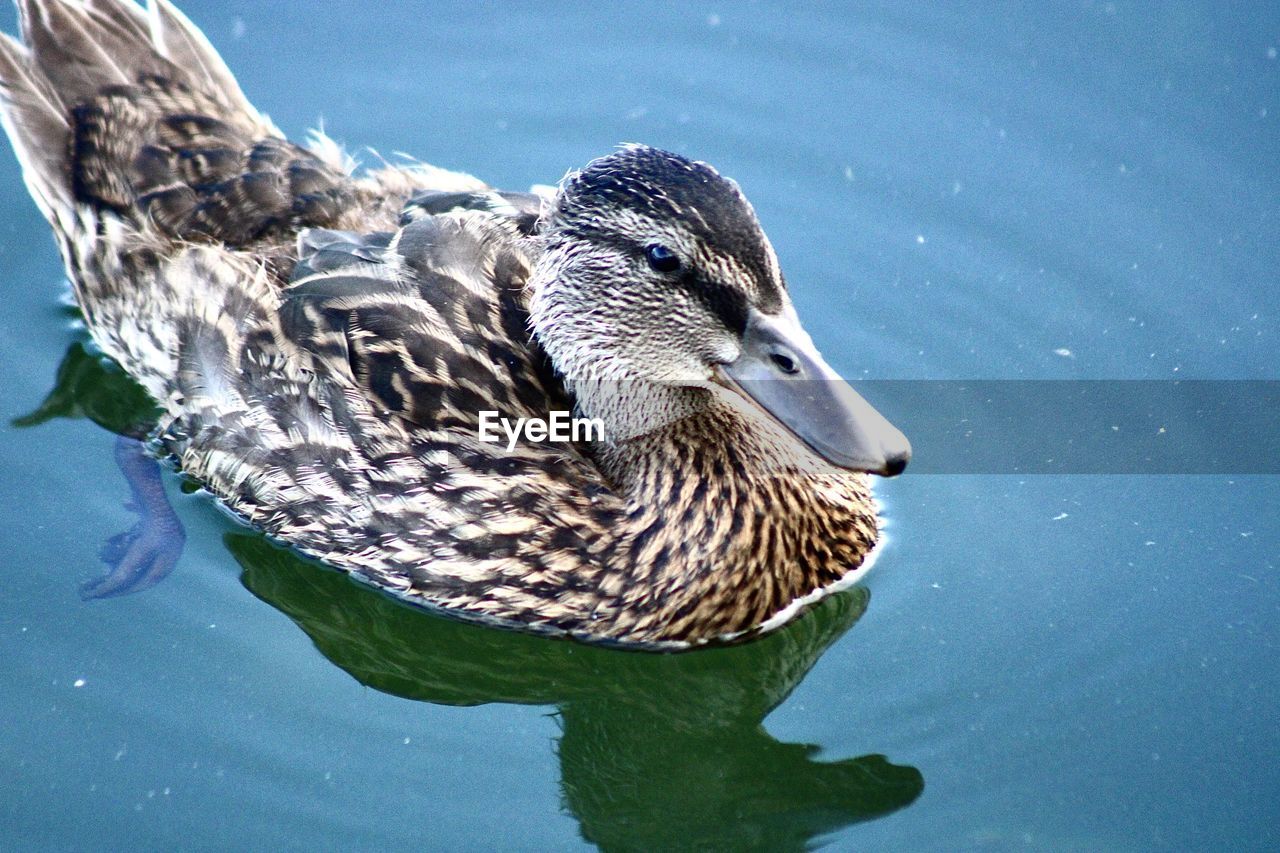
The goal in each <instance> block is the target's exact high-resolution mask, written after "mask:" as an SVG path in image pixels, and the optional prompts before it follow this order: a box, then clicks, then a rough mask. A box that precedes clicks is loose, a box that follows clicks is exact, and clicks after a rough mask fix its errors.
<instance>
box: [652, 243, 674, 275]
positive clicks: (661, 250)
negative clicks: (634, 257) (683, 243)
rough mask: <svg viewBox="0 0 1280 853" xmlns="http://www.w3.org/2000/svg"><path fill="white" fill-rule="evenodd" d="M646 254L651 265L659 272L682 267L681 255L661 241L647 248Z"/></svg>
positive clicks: (671, 270)
mask: <svg viewBox="0 0 1280 853" xmlns="http://www.w3.org/2000/svg"><path fill="white" fill-rule="evenodd" d="M644 256H645V258H647V259H648V261H649V266H651V267H653V268H654V269H655V270H657V271H658V272H675V271H676V270H678V269H680V256H679V255H677V254H676V253H675V252H673V251H671V250H670V249H668V248H667V247H666V246H663V245H662V244H660V243H654V244H653V245H652V246H650V247H649V248H647V249H645V250H644Z"/></svg>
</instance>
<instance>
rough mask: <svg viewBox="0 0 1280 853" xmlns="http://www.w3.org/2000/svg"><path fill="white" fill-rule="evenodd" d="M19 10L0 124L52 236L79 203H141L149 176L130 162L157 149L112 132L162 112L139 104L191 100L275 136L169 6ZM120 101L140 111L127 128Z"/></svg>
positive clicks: (55, 5) (102, 2)
mask: <svg viewBox="0 0 1280 853" xmlns="http://www.w3.org/2000/svg"><path fill="white" fill-rule="evenodd" d="M17 5H18V13H19V21H20V26H21V33H22V41H21V42H19V41H17V40H15V39H13V38H11V37H9V36H7V35H0V120H2V121H3V123H4V127H5V130H6V131H7V132H8V134H9V138H10V139H11V140H12V142H13V146H14V152H15V153H16V155H17V157H18V160H19V162H20V164H21V165H22V170H23V176H24V178H25V180H26V183H27V187H28V189H29V190H30V192H31V195H32V197H33V198H34V199H35V201H36V203H37V204H38V205H39V207H40V209H41V211H42V212H43V213H44V214H45V216H46V218H48V219H49V221H50V222H51V223H53V225H54V227H55V229H61V228H62V227H63V226H65V225H67V224H68V223H69V221H70V219H71V218H72V211H73V208H74V206H75V204H76V202H77V201H86V200H88V201H95V202H104V201H105V202H107V203H111V204H112V206H123V205H122V203H128V202H132V201H136V199H137V198H138V196H139V195H141V194H143V193H145V191H146V190H147V189H148V187H147V186H146V184H147V183H149V182H148V181H147V180H146V179H147V177H148V176H147V175H145V174H144V175H138V174H136V172H137V171H139V170H137V169H136V168H135V165H136V164H135V162H134V161H136V160H137V159H138V155H139V154H140V153H141V152H142V151H143V150H144V149H145V147H146V146H147V145H149V144H153V143H154V142H155V141H156V140H153V139H148V138H146V137H138V136H134V137H133V138H132V139H130V138H129V137H127V136H114V137H108V136H107V134H110V133H117V134H118V133H119V132H120V131H136V130H140V129H142V126H143V125H147V124H154V119H155V118H156V117H157V116H156V115H154V114H153V115H147V114H148V113H156V112H159V111H161V110H157V109H155V107H158V106H160V105H158V104H154V103H152V104H146V103H144V102H146V101H148V100H150V101H152V102H154V101H156V100H158V99H159V98H158V95H159V91H160V90H165V89H167V90H170V91H172V92H174V93H175V94H176V95H177V96H176V97H172V98H171V101H172V103H170V104H169V105H168V106H170V107H174V108H177V107H179V106H180V104H179V102H180V101H181V100H182V99H183V97H182V96H183V95H187V96H188V100H192V101H194V102H198V103H199V105H200V106H202V107H204V108H205V109H203V110H202V112H204V113H213V116H211V117H216V118H218V119H221V120H222V121H224V122H228V123H230V124H231V125H233V126H235V127H237V129H239V130H242V131H243V132H246V133H247V134H248V135H250V136H251V137H252V136H271V137H279V131H278V130H276V129H275V127H274V126H273V125H272V124H271V123H270V121H269V120H268V119H266V118H265V117H263V116H262V115H260V114H259V113H258V112H257V110H255V109H254V108H253V106H252V105H251V104H250V103H249V102H248V100H247V99H246V98H245V96H244V93H243V92H242V91H241V89H240V86H239V84H237V83H236V80H235V77H233V76H232V74H231V72H230V71H229V70H228V69H227V67H226V64H225V63H223V61H222V59H221V57H219V56H218V54H217V52H216V51H215V50H214V49H213V48H212V46H210V44H209V42H208V40H207V39H206V38H205V37H204V35H203V34H202V33H201V32H200V31H199V30H198V29H196V27H195V26H194V25H193V24H192V23H191V22H190V21H189V20H188V19H187V18H186V17H185V16H184V15H183V14H182V13H181V12H179V11H178V10H177V9H175V8H174V7H173V6H172V5H171V4H170V3H168V2H166V0H151V1H150V3H149V6H148V7H147V8H146V9H143V8H142V7H140V6H138V5H137V4H135V3H133V2H132V0H81V1H80V2H77V0H18V3H17ZM161 81H163V83H162V82H161ZM148 95H150V97H149V98H148V97H147V96H148ZM131 96H132V97H131ZM121 100H128V101H132V102H133V103H132V104H131V105H132V106H134V107H135V109H134V110H133V112H134V113H135V115H132V116H130V118H131V119H132V120H131V121H128V122H124V121H121V120H119V119H120V117H113V116H112V115H111V114H112V110H111V109H110V108H111V107H112V106H116V107H121V106H122V105H121V103H120V101H121ZM194 105H195V104H194V103H193V104H191V106H194ZM148 107H151V108H150V109H149V108H148ZM139 108H140V109H139ZM118 111H120V112H123V110H118ZM139 112H141V113H142V115H136V113H139ZM104 114H105V116H106V118H107V119H108V120H107V121H103V120H102V119H103V117H104ZM113 118H115V119H116V120H111V119H113ZM146 119H152V121H150V122H148V121H146ZM125 124H127V125H128V126H127V127H125V126H122V125H125ZM152 172H153V174H152V175H151V176H150V177H152V178H159V177H160V176H159V175H158V174H154V173H155V172H156V170H155V169H154V168H153V169H152ZM139 178H141V180H139ZM104 190H105V192H104ZM131 191H132V192H131ZM140 191H141V192H140ZM82 196H83V197H84V198H82Z"/></svg>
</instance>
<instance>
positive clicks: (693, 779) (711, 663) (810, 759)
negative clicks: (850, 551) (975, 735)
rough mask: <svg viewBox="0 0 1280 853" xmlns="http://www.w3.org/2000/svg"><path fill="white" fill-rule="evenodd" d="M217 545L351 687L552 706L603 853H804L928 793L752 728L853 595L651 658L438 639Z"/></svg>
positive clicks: (438, 628) (330, 586) (378, 604)
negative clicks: (756, 852) (745, 852)
mask: <svg viewBox="0 0 1280 853" xmlns="http://www.w3.org/2000/svg"><path fill="white" fill-rule="evenodd" d="M226 543H227V547H228V548H229V549H230V551H231V553H232V554H233V555H235V558H236V559H237V560H238V561H239V562H240V565H241V566H242V567H243V569H244V573H243V575H242V580H243V582H244V584H245V586H246V587H248V588H249V590H250V591H251V592H253V594H254V595H256V596H258V597H259V598H261V599H263V600H264V601H266V602H267V603H269V604H271V605H272V606H273V607H276V608H277V609H279V610H281V611H283V612H284V613H286V614H287V615H288V616H289V617H290V618H291V619H293V620H294V622H296V623H297V624H298V626H299V627H300V628H302V630H303V631H305V632H306V633H307V634H308V635H309V636H310V637H311V639H312V640H313V641H314V643H315V645H316V647H317V648H318V649H319V650H320V651H321V652H322V653H323V654H324V655H325V656H326V657H328V658H329V659H330V660H331V661H333V662H334V663H335V664H337V665H338V666H339V667H341V668H342V669H344V670H346V671H347V672H348V673H350V674H351V675H352V676H353V677H355V678H356V680H358V681H359V682H361V683H362V684H365V685H368V686H369V687H373V688H375V689H377V690H381V691H383V692H385V693H391V694H394V695H396V696H401V697H404V698H407V699H415V700H419V701H425V702H435V703H439V704H447V705H476V704H481V703H487V702H512V703H520V704H534V705H554V706H556V707H557V708H558V709H559V718H560V721H561V727H562V734H561V737H560V741H559V747H558V749H559V757H560V767H561V785H562V790H563V794H564V803H565V805H566V806H567V808H568V809H569V810H570V811H571V812H572V813H573V814H574V816H575V817H576V818H577V819H578V821H579V822H580V824H581V827H582V834H583V836H584V837H585V838H587V839H588V840H589V841H592V842H594V843H595V844H598V845H599V846H601V847H602V848H604V849H608V850H627V849H637V850H653V849H671V848H679V849H689V848H694V849H708V848H710V849H733V850H742V849H761V850H801V849H808V848H809V847H811V846H812V844H813V841H814V839H815V838H817V837H818V836H821V835H824V834H826V833H830V832H833V831H835V830H837V829H839V828H841V827H844V826H847V825H849V824H852V823H856V822H858V821H862V820H868V819H870V818H875V817H879V816H881V815H885V814H888V813H890V812H892V811H895V810H897V809H900V808H902V807H904V806H906V805H908V804H910V803H911V802H912V801H913V800H914V799H915V798H916V797H917V796H919V794H920V792H921V791H922V790H923V788H924V780H923V777H922V776H921V775H920V772H919V771H918V770H916V769H915V768H914V767H905V766H901V765H896V764H892V763H890V762H889V761H888V760H886V759H885V757H884V756H880V755H866V756H862V757H860V758H849V759H844V760H840V761H818V760H816V759H815V754H816V753H817V751H818V747H816V746H810V745H804V744H794V743H781V742H779V741H778V740H776V739H775V738H773V737H772V736H771V735H770V734H769V733H768V732H767V731H766V730H765V729H764V726H763V720H764V717H765V715H766V714H768V713H769V711H770V710H772V709H773V708H774V707H776V706H777V705H778V704H779V703H780V702H782V701H783V700H784V699H785V698H786V697H787V695H788V694H789V693H790V692H791V691H792V690H793V689H794V688H795V686H796V685H797V684H799V682H800V681H801V679H803V678H804V676H805V674H806V673H808V671H809V669H810V668H811V667H812V666H813V665H814V664H815V663H816V662H817V660H818V658H819V657H821V655H822V653H823V652H824V651H825V650H826V649H827V648H828V647H829V646H830V645H831V644H832V643H833V642H835V641H836V640H837V639H838V638H839V637H840V636H841V635H843V634H844V633H845V632H846V631H847V630H849V628H850V627H851V626H852V625H853V624H854V622H856V621H857V620H858V617H860V616H861V615H862V613H863V611H864V610H865V609H866V606H867V601H868V599H869V594H868V593H867V591H866V590H865V589H861V588H858V589H854V590H851V591H849V592H846V593H842V594H840V595H837V596H832V597H830V598H828V599H826V600H825V601H824V602H823V603H822V604H821V605H820V606H819V607H817V608H815V610H814V611H813V612H811V613H809V614H807V615H806V616H805V617H804V618H801V619H799V620H797V621H795V622H793V623H792V624H791V625H789V626H788V627H787V628H785V629H784V630H781V631H778V632H776V633H774V634H772V635H770V636H768V637H765V638H763V639H760V640H757V641H755V642H751V643H746V644H742V645H736V646H726V647H719V648H708V649H702V650H699V651H694V652H686V653H683V654H675V655H672V654H665V655H663V654H650V653H642V652H628V651H620V650H615V649H607V648H603V647H596V646H586V645H582V644H578V643H573V642H568V641H564V640H555V639H546V638H541V637H533V636H528V635H523V634H517V633H513V632H507V631H497V630H492V629H488V628H483V627H477V626H474V625H467V624H463V623H460V622H455V621H451V620H448V619H444V618H441V617H437V616H433V615H428V614H424V613H423V612H422V611H420V610H418V609H415V608H411V607H408V606H406V605H404V604H401V603H399V602H397V601H395V600H393V599H391V598H389V597H387V596H386V595H384V594H382V593H379V592H377V591H375V590H372V589H369V588H367V587H364V586H362V585H360V584H358V583H356V582H354V581H352V580H351V579H349V578H348V577H347V576H345V575H342V574H340V573H338V572H336V571H333V570H330V569H326V568H323V567H321V566H319V565H315V564H312V563H311V562H310V561H307V560H305V559H303V558H301V557H299V556H297V555H296V554H294V553H292V552H290V551H287V550H284V549H282V548H279V547H277V546H275V545H273V544H271V543H269V542H268V541H266V540H265V539H264V538H263V537H261V536H260V535H258V534H253V533H232V534H228V535H227V537H226Z"/></svg>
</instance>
